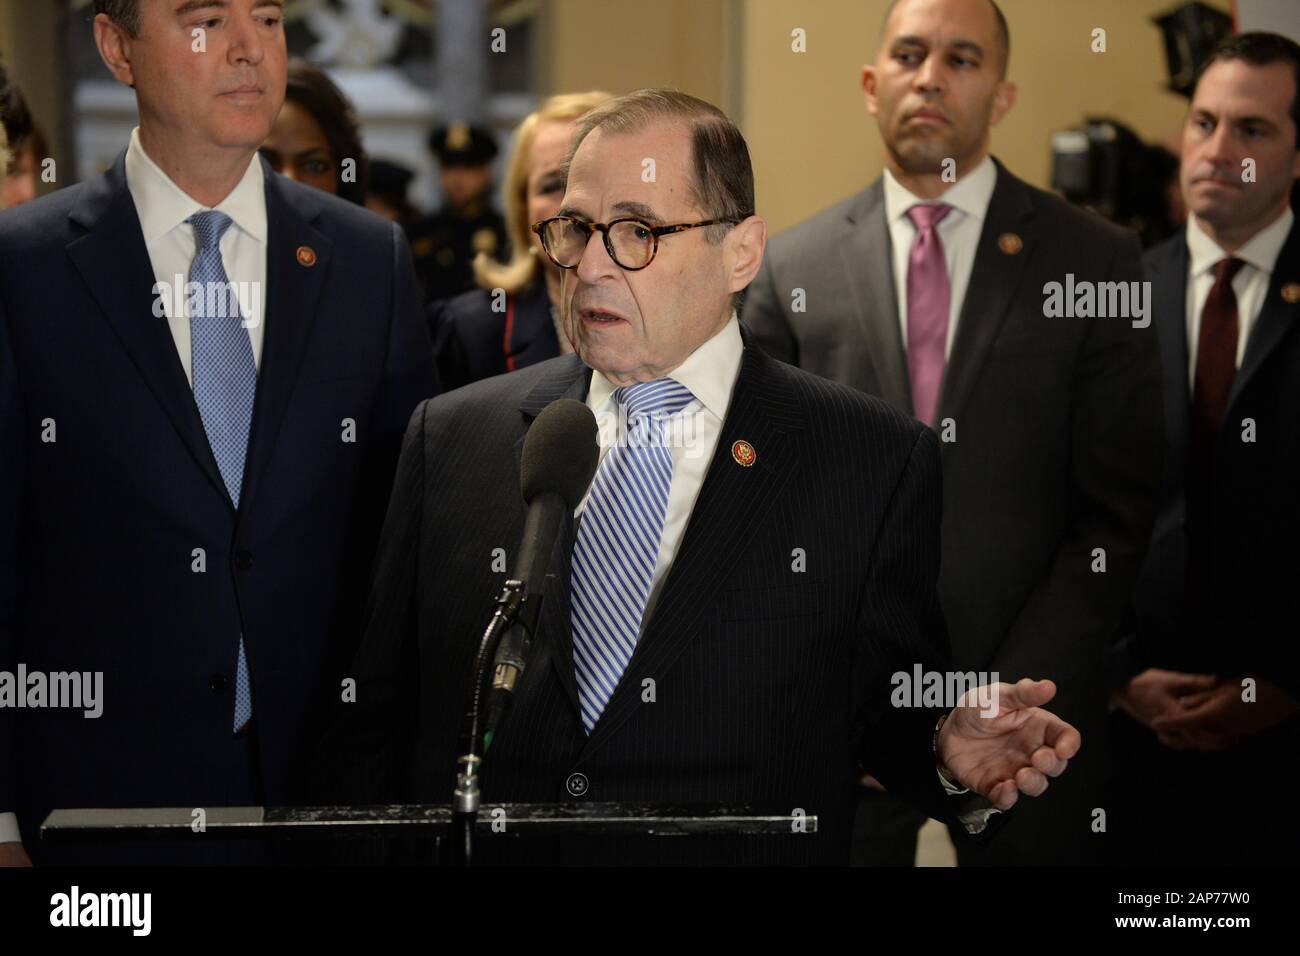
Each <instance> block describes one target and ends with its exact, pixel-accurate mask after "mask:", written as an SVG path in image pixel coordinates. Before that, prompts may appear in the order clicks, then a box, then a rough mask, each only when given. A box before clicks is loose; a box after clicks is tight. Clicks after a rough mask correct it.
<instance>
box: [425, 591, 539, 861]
mask: <svg viewBox="0 0 1300 956" xmlns="http://www.w3.org/2000/svg"><path fill="white" fill-rule="evenodd" d="M526 591H527V586H526V585H525V583H524V582H523V581H519V580H514V579H511V580H509V581H506V583H505V584H504V585H503V586H502V588H501V593H500V594H498V595H497V598H496V602H495V607H494V609H493V612H492V619H491V620H490V621H489V622H488V625H487V628H486V629H485V630H484V632H483V637H482V638H481V639H480V640H479V646H478V653H477V654H476V655H475V657H474V668H473V671H472V673H471V675H470V683H469V686H468V687H467V688H466V691H465V712H464V717H463V718H462V722H461V737H460V746H459V747H458V748H457V749H458V750H459V751H460V755H459V756H458V757H457V758H456V786H455V788H454V789H453V790H452V795H451V809H452V819H451V841H450V844H449V848H448V850H449V855H448V862H449V863H450V864H451V865H453V866H469V865H470V864H471V863H472V862H473V857H474V824H475V822H476V821H477V819H478V810H479V804H480V801H481V797H482V795H481V793H480V790H479V783H478V774H479V767H480V766H481V765H482V763H483V757H484V755H485V754H486V753H487V748H488V747H489V746H491V743H492V733H493V731H495V729H496V724H497V722H498V721H499V720H500V718H501V716H502V715H503V714H504V709H505V708H504V705H501V704H497V703H496V702H495V701H494V702H493V706H492V708H491V712H490V713H488V714H486V717H487V719H486V720H485V707H484V699H485V698H486V697H487V696H488V694H489V693H490V691H491V686H490V684H491V680H492V670H491V666H492V662H493V660H494V659H495V658H496V656H497V648H498V646H499V645H500V644H501V640H502V636H503V635H507V634H508V633H513V632H515V631H518V630H519V629H520V627H522V628H523V629H524V630H525V632H526V633H525V634H524V635H523V636H522V637H512V638H511V641H510V643H511V646H512V647H513V646H515V645H517V644H518V643H519V642H520V641H522V645H523V646H522V649H521V650H520V651H519V652H518V656H519V657H522V654H524V653H526V652H527V649H528V644H529V640H528V637H527V634H528V633H531V632H532V630H533V626H534V625H535V623H536V621H537V616H538V612H539V611H540V609H541V603H542V597H541V595H540V594H532V595H526V594H525V592H526ZM516 625H517V626H516ZM511 656H512V657H514V656H516V655H514V654H512V655H511ZM519 670H520V671H522V670H523V664H522V661H520V663H519ZM511 684H512V685H513V680H511ZM498 693H499V692H498ZM508 700H509V696H508V695H507V699H506V702H505V703H506V704H508Z"/></svg>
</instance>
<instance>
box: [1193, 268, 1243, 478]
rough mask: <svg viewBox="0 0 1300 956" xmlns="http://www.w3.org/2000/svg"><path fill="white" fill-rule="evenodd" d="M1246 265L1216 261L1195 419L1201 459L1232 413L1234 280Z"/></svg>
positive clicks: (1200, 341)
mask: <svg viewBox="0 0 1300 956" xmlns="http://www.w3.org/2000/svg"><path fill="white" fill-rule="evenodd" d="M1244 265H1245V263H1244V262H1242V260H1240V259H1231V258H1229V259H1220V260H1219V261H1218V262H1217V263H1215V266H1214V285H1213V286H1212V287H1211V289H1210V294H1209V295H1208V296H1207V297H1206V299H1205V308H1204V309H1202V310H1201V332H1200V335H1199V336H1198V338H1197V342H1196V379H1195V382H1194V384H1193V388H1192V420H1191V427H1192V434H1191V440H1192V453H1193V455H1194V456H1196V457H1197V458H1200V457H1201V456H1203V455H1208V454H1209V453H1210V452H1211V451H1212V449H1213V447H1214V442H1215V440H1216V439H1217V438H1218V437H1219V432H1221V431H1223V420H1224V418H1225V417H1227V414H1228V395H1229V393H1231V391H1232V379H1233V376H1234V375H1236V374H1237V334H1238V325H1237V293H1236V292H1234V291H1233V289H1232V279H1233V276H1235V275H1236V274H1237V272H1238V271H1239V270H1240V269H1241V267H1242V266H1244ZM1199 464H1203V465H1204V464H1208V461H1201V462H1199Z"/></svg>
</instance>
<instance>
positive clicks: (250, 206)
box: [126, 126, 266, 243]
mask: <svg viewBox="0 0 1300 956" xmlns="http://www.w3.org/2000/svg"><path fill="white" fill-rule="evenodd" d="M126 184H127V189H129V190H130V192H131V197H132V199H134V200H135V209H136V213H137V215H138V216H139V218H140V229H141V230H142V231H143V232H144V241H145V242H146V243H149V242H152V241H154V240H155V239H159V238H161V237H162V236H165V235H166V234H167V233H169V232H171V231H172V230H173V229H175V228H176V227H177V226H179V225H180V224H181V223H183V222H185V220H186V219H188V218H190V216H192V215H194V214H195V213H196V212H201V211H202V210H204V209H206V208H207V207H206V206H204V205H203V204H202V203H200V202H199V201H198V200H197V199H194V198H193V197H192V196H189V195H188V194H186V192H185V191H184V190H183V189H181V188H180V187H179V186H177V185H176V183H174V182H173V181H172V179H171V177H170V176H168V175H167V174H166V173H165V172H163V171H162V168H161V167H159V166H158V164H157V163H155V162H154V161H153V160H152V159H151V158H150V157H149V154H148V153H146V152H145V151H144V147H143V146H141V145H140V128H139V127H138V126H137V127H136V128H135V129H134V130H132V131H131V144H130V145H129V146H128V147H127V149H126ZM265 184H266V181H265V177H264V176H263V173H262V161H261V158H260V157H259V156H257V155H256V154H255V155H254V156H253V158H252V160H251V162H249V164H248V169H247V171H246V172H245V173H244V177H243V178H242V179H241V180H240V181H239V184H238V185H237V186H235V188H234V189H233V190H231V192H230V195H229V196H227V197H226V198H225V199H223V200H222V201H221V202H220V203H218V204H217V205H216V206H214V207H213V208H214V209H216V210H217V211H219V212H223V213H225V214H226V215H227V216H229V217H230V218H231V219H232V220H233V221H234V223H235V225H236V226H238V227H239V228H240V229H242V230H243V231H244V232H245V233H247V234H248V235H250V236H251V237H253V238H254V239H256V240H257V241H258V242H263V243H264V242H266V193H265Z"/></svg>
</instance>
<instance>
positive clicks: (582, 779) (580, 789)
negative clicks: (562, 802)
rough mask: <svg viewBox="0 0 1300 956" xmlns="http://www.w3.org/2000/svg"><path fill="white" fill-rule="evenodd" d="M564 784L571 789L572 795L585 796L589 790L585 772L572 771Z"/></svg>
mask: <svg viewBox="0 0 1300 956" xmlns="http://www.w3.org/2000/svg"><path fill="white" fill-rule="evenodd" d="M564 786H565V789H567V790H568V791H569V795H570V796H574V797H581V796H584V795H585V794H586V792H587V778H586V776H585V775H584V774H580V773H571V774H569V779H568V780H566V781H564Z"/></svg>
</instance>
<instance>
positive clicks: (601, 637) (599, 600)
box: [570, 378, 694, 734]
mask: <svg viewBox="0 0 1300 956" xmlns="http://www.w3.org/2000/svg"><path fill="white" fill-rule="evenodd" d="M693 398H694V396H693V395H692V394H691V392H690V389H688V388H687V387H686V386H685V385H682V384H681V383H680V382H675V381H673V380H672V379H669V378H661V379H657V380H655V381H653V382H640V383H637V384H636V385H628V386H625V387H623V388H620V389H618V390H617V391H615V392H614V400H615V401H616V402H617V403H618V406H619V410H620V412H621V413H622V412H625V413H626V415H627V430H626V434H624V432H623V431H622V430H620V433H619V442H618V443H617V444H616V445H615V446H614V447H613V448H611V449H610V450H609V451H608V452H606V453H605V457H604V458H603V459H601V462H600V467H599V468H597V469H596V477H595V480H594V481H593V482H592V485H591V494H590V495H589V496H588V497H587V504H586V506H585V508H584V509H583V512H582V521H581V523H580V524H579V525H578V540H577V542H576V543H575V544H574V548H573V600H572V604H573V607H572V614H571V619H570V620H571V624H572V627H573V663H574V672H575V676H576V677H577V683H578V702H579V704H580V705H581V708H582V726H583V727H584V728H585V729H586V731H587V733H588V734H590V733H591V731H592V728H593V727H595V726H596V721H597V720H599V719H600V715H601V713H602V712H603V711H604V709H605V705H606V704H608V703H609V699H610V697H612V696H613V695H614V688H615V687H617V686H618V682H619V680H620V678H622V676H623V671H624V670H626V669H627V664H628V661H629V660H631V659H632V651H633V650H634V649H635V647H636V643H637V637H638V635H639V634H640V631H641V618H642V615H643V614H644V613H645V606H646V601H647V599H648V598H649V596H650V583H651V580H652V579H653V577H654V569H655V561H656V558H657V557H658V554H659V539H660V537H661V536H662V535H663V529H664V514H665V512H666V511H667V509H668V490H669V488H670V487H671V485H672V480H673V460H672V455H671V453H670V452H669V449H668V447H667V446H666V445H665V443H664V440H663V438H664V428H665V424H666V421H667V419H668V418H669V417H670V416H672V415H675V414H676V413H677V412H679V411H681V410H682V409H683V408H685V407H686V406H687V405H688V404H690V402H691V401H692V400H693Z"/></svg>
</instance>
